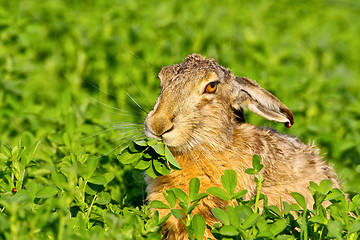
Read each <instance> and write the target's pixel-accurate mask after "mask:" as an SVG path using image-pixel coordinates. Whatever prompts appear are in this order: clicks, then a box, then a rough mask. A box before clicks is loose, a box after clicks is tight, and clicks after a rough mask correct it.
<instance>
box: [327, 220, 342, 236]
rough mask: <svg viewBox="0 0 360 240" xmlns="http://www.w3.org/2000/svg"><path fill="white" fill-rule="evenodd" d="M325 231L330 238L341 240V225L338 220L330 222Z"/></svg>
mask: <svg viewBox="0 0 360 240" xmlns="http://www.w3.org/2000/svg"><path fill="white" fill-rule="evenodd" d="M327 229H328V231H329V236H330V237H335V238H338V239H342V230H343V224H342V223H341V222H340V221H339V220H334V221H330V222H329V223H328V225H327Z"/></svg>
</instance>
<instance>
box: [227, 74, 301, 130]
mask: <svg viewBox="0 0 360 240" xmlns="http://www.w3.org/2000/svg"><path fill="white" fill-rule="evenodd" d="M232 104H233V108H235V109H237V110H239V109H241V108H242V107H247V108H248V109H249V110H250V111H252V112H254V113H256V114H258V115H260V116H262V117H264V118H267V119H269V120H272V121H275V122H282V123H284V124H285V126H286V127H288V128H289V127H291V126H292V125H293V124H294V117H293V115H292V113H291V111H290V110H289V109H288V108H287V107H286V106H285V105H284V104H282V103H281V102H280V101H279V99H277V98H276V97H275V96H274V95H272V94H271V93H269V92H268V91H266V90H265V89H263V88H262V87H260V86H259V84H257V83H256V82H255V81H253V80H251V79H249V78H239V77H236V79H235V81H234V86H233V91H232Z"/></svg>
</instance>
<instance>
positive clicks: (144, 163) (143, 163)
mask: <svg viewBox="0 0 360 240" xmlns="http://www.w3.org/2000/svg"><path fill="white" fill-rule="evenodd" d="M150 165H151V161H149V160H147V161H145V160H140V161H139V162H138V163H137V164H136V165H135V168H136V169H140V170H146V169H148V168H149V167H150Z"/></svg>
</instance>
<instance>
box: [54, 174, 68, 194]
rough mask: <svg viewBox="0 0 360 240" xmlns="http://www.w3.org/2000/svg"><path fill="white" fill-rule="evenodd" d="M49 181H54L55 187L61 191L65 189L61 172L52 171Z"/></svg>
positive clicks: (63, 176)
mask: <svg viewBox="0 0 360 240" xmlns="http://www.w3.org/2000/svg"><path fill="white" fill-rule="evenodd" d="M51 179H52V180H53V181H54V183H55V184H56V186H57V187H58V188H60V189H61V190H63V189H64V188H66V187H67V185H68V184H67V181H66V177H65V175H64V174H62V173H61V172H57V171H56V170H55V169H53V170H52V172H51Z"/></svg>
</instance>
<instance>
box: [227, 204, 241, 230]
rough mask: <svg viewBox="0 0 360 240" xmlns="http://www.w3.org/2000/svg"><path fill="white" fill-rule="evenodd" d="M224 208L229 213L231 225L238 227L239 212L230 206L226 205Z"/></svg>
mask: <svg viewBox="0 0 360 240" xmlns="http://www.w3.org/2000/svg"><path fill="white" fill-rule="evenodd" d="M226 210H227V213H228V215H229V220H230V223H231V225H233V226H234V227H236V228H238V227H240V218H239V214H238V213H237V211H236V209H235V208H234V207H232V206H227V207H226Z"/></svg>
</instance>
